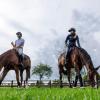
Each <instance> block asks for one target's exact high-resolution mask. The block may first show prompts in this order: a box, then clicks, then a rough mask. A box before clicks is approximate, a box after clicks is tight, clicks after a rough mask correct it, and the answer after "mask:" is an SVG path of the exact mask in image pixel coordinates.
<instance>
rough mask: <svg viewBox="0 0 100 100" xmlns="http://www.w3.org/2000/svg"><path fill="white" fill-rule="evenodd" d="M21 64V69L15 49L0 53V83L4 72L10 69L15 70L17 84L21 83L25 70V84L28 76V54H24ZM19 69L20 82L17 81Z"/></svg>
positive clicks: (4, 74)
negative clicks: (0, 72)
mask: <svg viewBox="0 0 100 100" xmlns="http://www.w3.org/2000/svg"><path fill="white" fill-rule="evenodd" d="M23 64H24V68H23V69H22V68H21V66H20V65H19V60H18V55H17V52H16V50H15V49H11V50H8V51H7V52H5V53H3V54H1V55H0V71H1V69H2V68H3V67H4V70H3V72H2V75H1V77H0V84H1V83H2V81H3V80H4V78H5V76H6V74H7V73H8V71H10V70H15V73H16V80H17V84H18V86H20V85H22V81H23V71H24V70H26V84H27V82H28V78H30V68H31V60H30V57H29V56H27V55H24V61H23ZM19 71H20V77H21V84H20V81H19Z"/></svg>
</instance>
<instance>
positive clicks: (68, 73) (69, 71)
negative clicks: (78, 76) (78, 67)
mask: <svg viewBox="0 0 100 100" xmlns="http://www.w3.org/2000/svg"><path fill="white" fill-rule="evenodd" d="M70 73H71V69H68V70H67V75H68V82H69V87H70V88H72V85H71V82H70Z"/></svg>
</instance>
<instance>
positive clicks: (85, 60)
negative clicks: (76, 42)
mask: <svg viewBox="0 0 100 100" xmlns="http://www.w3.org/2000/svg"><path fill="white" fill-rule="evenodd" d="M79 54H80V58H81V59H82V61H83V64H84V65H85V66H86V68H87V70H94V65H93V62H92V60H91V57H90V55H89V54H88V53H87V52H86V51H85V50H83V52H80V53H79Z"/></svg>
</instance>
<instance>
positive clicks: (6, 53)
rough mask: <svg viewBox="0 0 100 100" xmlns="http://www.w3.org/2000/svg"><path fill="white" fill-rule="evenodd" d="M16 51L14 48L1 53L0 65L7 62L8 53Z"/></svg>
mask: <svg viewBox="0 0 100 100" xmlns="http://www.w3.org/2000/svg"><path fill="white" fill-rule="evenodd" d="M12 52H14V51H13V50H8V51H7V52H5V53H3V54H1V55H0V65H1V64H4V63H5V62H6V58H7V55H9V54H10V53H12Z"/></svg>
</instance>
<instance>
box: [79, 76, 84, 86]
mask: <svg viewBox="0 0 100 100" xmlns="http://www.w3.org/2000/svg"><path fill="white" fill-rule="evenodd" d="M79 81H80V87H83V80H82V76H81V74H79Z"/></svg>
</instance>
